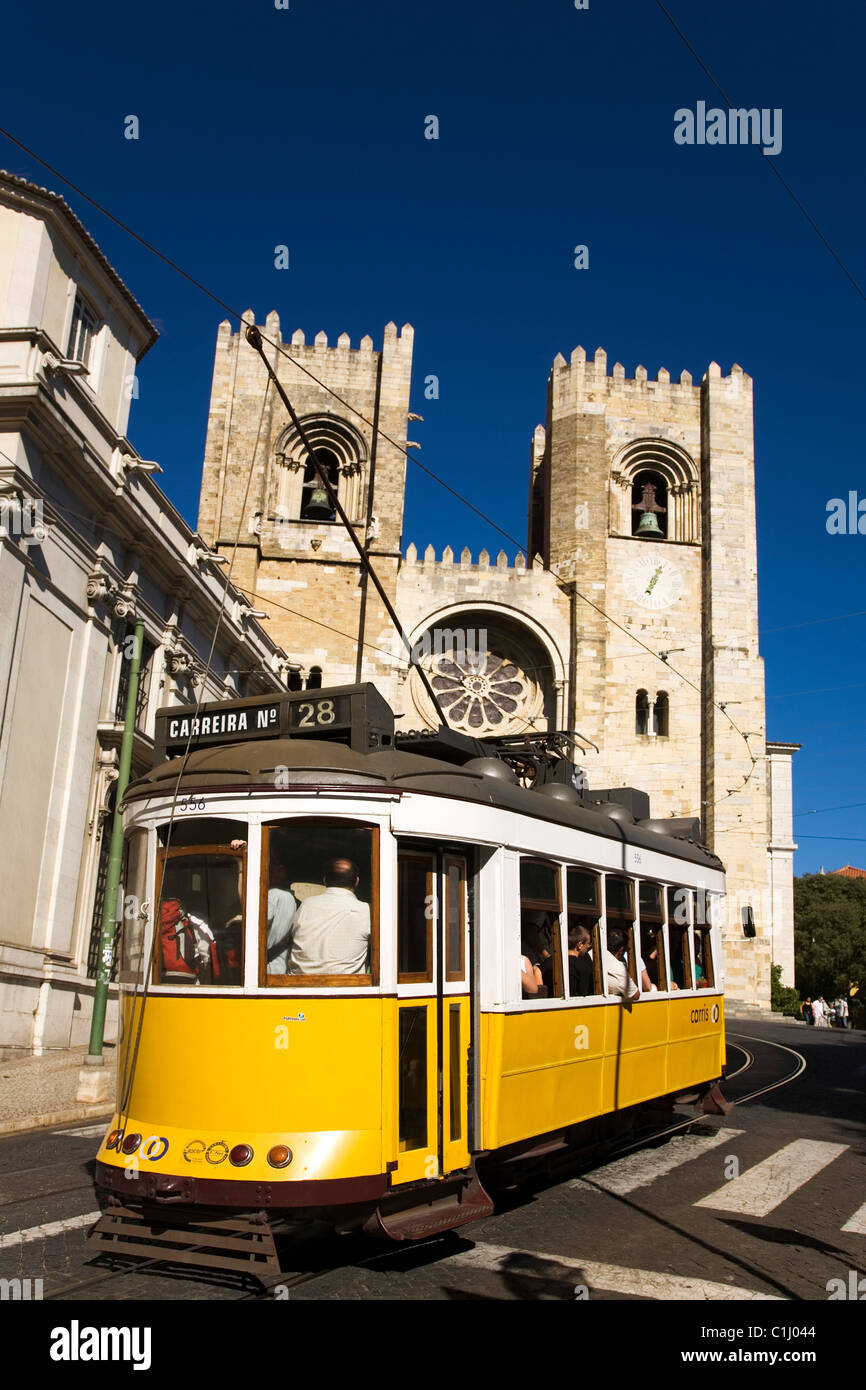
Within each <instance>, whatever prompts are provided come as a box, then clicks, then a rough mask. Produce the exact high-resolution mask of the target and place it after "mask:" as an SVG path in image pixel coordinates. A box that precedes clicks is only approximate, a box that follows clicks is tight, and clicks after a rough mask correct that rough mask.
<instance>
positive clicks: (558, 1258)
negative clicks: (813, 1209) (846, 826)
mask: <svg viewBox="0 0 866 1390" xmlns="http://www.w3.org/2000/svg"><path fill="white" fill-rule="evenodd" d="M536 1261H537V1262H538V1263H539V1265H540V1267H538V1268H534V1267H533V1265H534V1264H535V1262H536ZM444 1263H445V1264H446V1266H451V1265H459V1266H461V1267H465V1268H469V1269H488V1270H492V1271H493V1272H494V1273H497V1274H511V1275H522V1276H524V1277H529V1278H533V1277H538V1278H549V1277H550V1275H551V1274H552V1273H558V1274H561V1276H562V1278H563V1280H567V1282H568V1283H569V1284H571V1285H572V1286H574V1285H575V1284H586V1285H587V1286H588V1288H589V1289H604V1290H605V1291H607V1292H609V1293H620V1294H634V1295H635V1296H637V1297H640V1298H649V1299H654V1300H665V1299H678V1300H685V1299H692V1300H696V1301H698V1300H701V1299H720V1300H725V1301H726V1302H735V1301H736V1302H741V1301H753V1302H758V1303H781V1302H784V1301H785V1300H784V1299H783V1298H782V1297H781V1295H780V1294H772V1293H756V1292H755V1290H754V1289H741V1288H738V1287H737V1286H736V1285H734V1284H717V1283H714V1282H713V1281H712V1280H710V1279H697V1278H694V1279H690V1278H689V1277H688V1276H687V1275H682V1274H661V1273H659V1272H658V1271H657V1270H654V1269H629V1268H627V1267H625V1266H623V1265H610V1264H601V1263H599V1262H598V1261H596V1260H578V1259H572V1258H570V1257H569V1256H566V1255H548V1254H545V1253H544V1252H543V1251H539V1250H513V1249H511V1248H510V1247H509V1246H507V1245H486V1244H485V1245H481V1244H479V1245H476V1246H475V1248H474V1250H466V1251H464V1252H463V1253H462V1254H460V1255H452V1257H451V1258H450V1259H449V1260H447V1261H445V1262H444Z"/></svg>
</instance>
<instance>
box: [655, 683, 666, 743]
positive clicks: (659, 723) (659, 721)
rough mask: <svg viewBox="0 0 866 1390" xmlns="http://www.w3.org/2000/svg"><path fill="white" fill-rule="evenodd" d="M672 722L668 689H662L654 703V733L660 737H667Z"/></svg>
mask: <svg viewBox="0 0 866 1390" xmlns="http://www.w3.org/2000/svg"><path fill="white" fill-rule="evenodd" d="M669 722H670V704H669V701H668V693H667V691H666V690H660V691H659V692H658V694H657V695H656V698H655V703H654V705H653V733H654V734H658V736H659V738H667V737H668V730H669Z"/></svg>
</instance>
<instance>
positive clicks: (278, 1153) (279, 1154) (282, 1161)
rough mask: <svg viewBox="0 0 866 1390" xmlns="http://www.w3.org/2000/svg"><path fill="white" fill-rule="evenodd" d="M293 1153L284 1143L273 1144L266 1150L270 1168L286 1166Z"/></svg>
mask: <svg viewBox="0 0 866 1390" xmlns="http://www.w3.org/2000/svg"><path fill="white" fill-rule="evenodd" d="M293 1158H294V1154H293V1153H292V1151H291V1149H290V1148H288V1147H287V1146H286V1145H285V1144H275V1145H274V1147H273V1148H272V1149H271V1150H269V1152H268V1163H269V1164H270V1165H271V1167H272V1168H288V1166H289V1164H290V1163H291V1161H292V1159H293Z"/></svg>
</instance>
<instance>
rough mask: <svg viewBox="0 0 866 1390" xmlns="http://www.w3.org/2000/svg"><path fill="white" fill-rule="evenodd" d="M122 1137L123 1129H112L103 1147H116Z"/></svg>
mask: <svg viewBox="0 0 866 1390" xmlns="http://www.w3.org/2000/svg"><path fill="white" fill-rule="evenodd" d="M122 1138H123V1130H122V1129H113V1130H112V1131H111V1133H110V1134H109V1136H108V1138H107V1139H106V1141H105V1147H106V1148H107V1149H116V1148H117V1146H118V1144H119V1143H120V1141H121V1139H122Z"/></svg>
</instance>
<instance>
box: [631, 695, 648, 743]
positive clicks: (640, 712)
mask: <svg viewBox="0 0 866 1390" xmlns="http://www.w3.org/2000/svg"><path fill="white" fill-rule="evenodd" d="M634 731H635V733H636V734H648V733H649V697H648V695H647V693H646V691H645V690H639V691H638V692H637V697H636V699H635V702H634Z"/></svg>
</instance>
